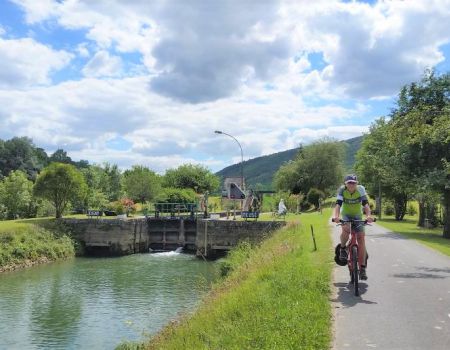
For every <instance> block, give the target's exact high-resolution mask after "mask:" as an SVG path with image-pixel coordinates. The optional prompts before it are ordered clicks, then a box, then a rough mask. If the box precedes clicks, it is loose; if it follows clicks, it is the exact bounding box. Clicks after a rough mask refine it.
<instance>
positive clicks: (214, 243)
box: [196, 220, 285, 258]
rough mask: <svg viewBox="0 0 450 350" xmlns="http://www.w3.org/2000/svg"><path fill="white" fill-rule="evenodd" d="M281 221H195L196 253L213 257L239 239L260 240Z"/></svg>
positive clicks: (231, 246) (279, 226) (233, 245)
mask: <svg viewBox="0 0 450 350" xmlns="http://www.w3.org/2000/svg"><path fill="white" fill-rule="evenodd" d="M284 225H285V223H284V222H282V221H224V220H198V221H197V239H196V246H197V255H199V256H205V257H206V258H215V257H217V256H220V255H223V253H224V252H226V251H228V250H230V249H231V248H233V247H235V246H236V245H237V244H238V243H239V241H244V240H245V241H249V242H252V243H258V242H261V241H262V240H263V239H265V238H266V237H267V236H268V235H269V234H270V233H272V232H273V231H275V230H277V229H279V228H281V227H282V226H284Z"/></svg>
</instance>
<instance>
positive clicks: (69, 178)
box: [34, 163, 87, 218]
mask: <svg viewBox="0 0 450 350" xmlns="http://www.w3.org/2000/svg"><path fill="white" fill-rule="evenodd" d="M86 191H87V186H86V182H85V180H84V178H83V175H82V174H81V173H80V172H79V171H78V170H77V169H76V168H75V167H74V166H73V165H71V164H62V163H51V164H50V165H49V166H47V167H46V168H44V169H43V170H42V172H41V173H40V174H39V176H38V178H37V180H36V184H35V185H34V193H35V194H36V196H38V197H42V198H45V199H47V200H49V201H50V202H51V203H53V205H54V206H55V209H56V218H61V217H62V214H63V212H64V210H65V209H66V206H67V204H68V203H69V202H71V201H75V200H77V199H78V200H79V199H82V198H84V196H85V195H86Z"/></svg>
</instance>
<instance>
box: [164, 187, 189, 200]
mask: <svg viewBox="0 0 450 350" xmlns="http://www.w3.org/2000/svg"><path fill="white" fill-rule="evenodd" d="M196 201H197V195H196V193H195V191H194V190H192V189H190V188H174V187H167V188H164V189H163V190H162V193H161V195H160V197H159V198H158V202H159V203H195V202H196Z"/></svg>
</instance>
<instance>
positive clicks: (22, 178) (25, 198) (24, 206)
mask: <svg viewBox="0 0 450 350" xmlns="http://www.w3.org/2000/svg"><path fill="white" fill-rule="evenodd" d="M32 190H33V183H32V182H31V181H30V180H28V179H27V175H26V174H25V173H24V172H23V171H20V170H15V171H13V172H11V173H10V174H9V175H8V176H7V177H5V178H4V179H3V180H2V181H1V182H0V203H2V204H3V205H4V206H5V207H6V209H7V217H8V218H9V219H15V218H16V217H17V216H20V217H26V216H28V209H29V207H30V204H31V201H32V192H33V191H32Z"/></svg>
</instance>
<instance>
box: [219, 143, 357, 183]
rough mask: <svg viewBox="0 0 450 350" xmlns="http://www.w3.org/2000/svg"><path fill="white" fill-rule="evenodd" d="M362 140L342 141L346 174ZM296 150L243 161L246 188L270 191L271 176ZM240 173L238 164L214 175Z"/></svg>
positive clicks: (221, 175) (238, 174) (290, 158)
mask: <svg viewBox="0 0 450 350" xmlns="http://www.w3.org/2000/svg"><path fill="white" fill-rule="evenodd" d="M363 138H364V136H358V137H354V138H351V139H348V140H345V141H342V142H344V143H346V144H347V145H348V147H347V151H346V157H345V168H346V171H347V172H351V171H352V168H353V164H354V163H355V155H356V152H358V150H359V149H360V147H361V143H362V140H363ZM298 150H299V149H298V148H294V149H290V150H287V151H283V152H278V153H274V154H270V155H267V156H262V157H257V158H253V159H249V160H247V161H245V162H244V177H245V181H246V183H247V186H251V187H253V188H255V189H272V180H273V175H274V174H275V172H276V171H277V170H278V169H279V168H280V166H281V165H282V164H284V163H285V162H288V161H290V160H292V159H294V158H295V156H296V155H297V152H298ZM240 171H241V165H240V163H238V164H233V165H231V166H229V167H226V168H224V169H222V170H220V171H219V172H217V173H216V175H218V176H220V177H221V178H222V179H224V178H226V177H233V176H240Z"/></svg>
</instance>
